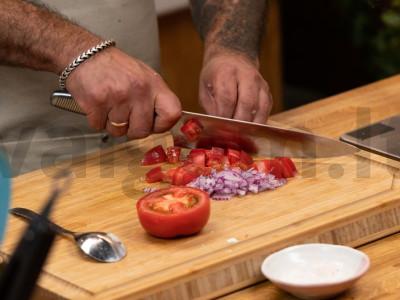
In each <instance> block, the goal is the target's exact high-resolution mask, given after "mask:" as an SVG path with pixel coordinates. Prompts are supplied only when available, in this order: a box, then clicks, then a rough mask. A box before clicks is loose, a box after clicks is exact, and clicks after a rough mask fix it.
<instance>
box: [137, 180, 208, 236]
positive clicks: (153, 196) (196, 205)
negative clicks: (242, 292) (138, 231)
mask: <svg viewBox="0 0 400 300" xmlns="http://www.w3.org/2000/svg"><path fill="white" fill-rule="evenodd" d="M136 209H137V213H138V216H139V221H140V223H141V225H142V226H143V228H144V229H145V230H146V231H147V232H148V233H149V234H151V235H153V236H156V237H160V238H173V237H178V236H188V235H192V234H195V233H198V232H200V231H201V229H202V228H203V227H204V226H205V225H206V224H207V221H208V219H209V216H210V199H209V197H208V194H207V193H205V192H203V191H201V190H198V189H195V188H190V187H171V188H167V189H161V190H158V191H155V192H153V193H149V194H147V195H145V196H144V197H142V198H141V199H139V201H138V202H137V203H136Z"/></svg>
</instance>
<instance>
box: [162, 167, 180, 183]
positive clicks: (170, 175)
mask: <svg viewBox="0 0 400 300" xmlns="http://www.w3.org/2000/svg"><path fill="white" fill-rule="evenodd" d="M177 169H178V168H172V169H169V170H168V171H166V172H164V177H163V180H162V181H163V182H168V183H172V179H173V178H174V175H175V173H176V170H177Z"/></svg>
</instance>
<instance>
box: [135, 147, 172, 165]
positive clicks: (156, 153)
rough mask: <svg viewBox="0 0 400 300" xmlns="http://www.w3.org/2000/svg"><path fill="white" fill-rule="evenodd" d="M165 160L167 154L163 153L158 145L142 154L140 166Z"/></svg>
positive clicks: (162, 149)
mask: <svg viewBox="0 0 400 300" xmlns="http://www.w3.org/2000/svg"><path fill="white" fill-rule="evenodd" d="M166 160H167V155H166V154H165V151H164V148H163V147H162V146H161V145H158V146H156V147H154V148H152V149H150V150H149V151H147V152H146V153H145V154H144V157H143V159H142V161H141V163H142V166H148V165H153V164H158V163H162V162H165V161H166Z"/></svg>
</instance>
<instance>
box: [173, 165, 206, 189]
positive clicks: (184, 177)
mask: <svg viewBox="0 0 400 300" xmlns="http://www.w3.org/2000/svg"><path fill="white" fill-rule="evenodd" d="M188 166H190V167H191V166H194V165H187V166H183V167H179V168H177V170H176V172H175V173H174V176H173V177H172V184H173V185H178V186H183V185H186V184H188V183H189V182H191V181H193V180H195V179H196V178H197V177H199V176H200V174H199V173H198V170H197V168H196V169H191V168H188Z"/></svg>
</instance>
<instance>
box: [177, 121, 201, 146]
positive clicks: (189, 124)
mask: <svg viewBox="0 0 400 300" xmlns="http://www.w3.org/2000/svg"><path fill="white" fill-rule="evenodd" d="M181 131H182V133H183V134H184V135H185V137H186V138H187V140H188V141H190V142H194V141H197V140H198V139H199V137H200V134H201V132H202V131H203V126H201V123H200V122H199V120H197V119H188V120H187V121H186V122H185V123H184V124H183V125H182V127H181Z"/></svg>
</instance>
